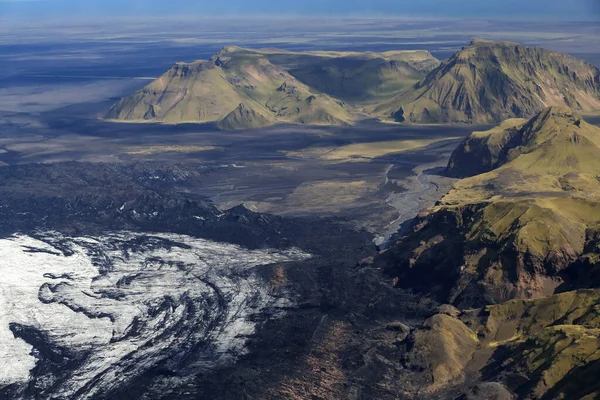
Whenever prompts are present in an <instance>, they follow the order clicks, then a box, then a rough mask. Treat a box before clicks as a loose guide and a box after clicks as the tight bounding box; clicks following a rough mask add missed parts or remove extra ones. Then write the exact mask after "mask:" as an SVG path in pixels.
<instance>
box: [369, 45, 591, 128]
mask: <svg viewBox="0 0 600 400" xmlns="http://www.w3.org/2000/svg"><path fill="white" fill-rule="evenodd" d="M549 106H567V107H569V108H572V109H574V110H576V111H580V112H597V111H599V110H600V70H599V69H598V68H596V67H595V66H593V65H591V64H588V63H586V62H584V61H581V60H578V59H576V58H574V57H572V56H569V55H566V54H561V53H558V52H555V51H550V50H546V49H542V48H539V47H526V46H522V45H519V44H516V43H509V42H492V41H486V40H474V41H473V42H472V43H471V45H469V46H467V47H465V48H463V49H462V50H461V51H459V52H457V53H456V54H455V55H454V56H452V57H451V58H450V59H448V60H447V61H445V62H443V63H442V64H441V65H440V66H439V67H438V68H436V69H435V70H434V71H432V72H431V73H429V74H428V75H427V77H426V78H425V79H423V80H422V81H421V82H419V83H418V84H416V85H415V86H414V88H413V89H412V90H409V91H407V92H405V93H401V94H399V95H398V97H396V98H395V99H394V100H392V101H389V102H386V103H383V104H382V105H380V106H379V107H378V108H377V109H376V111H377V112H379V113H381V114H383V115H387V116H392V117H393V118H394V119H396V120H397V121H400V122H408V123H474V124H490V123H499V122H501V121H504V120H506V119H509V118H529V117H531V116H533V115H534V114H535V113H537V112H539V111H541V110H542V109H544V108H545V107H549Z"/></svg>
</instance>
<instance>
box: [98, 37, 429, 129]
mask: <svg viewBox="0 0 600 400" xmlns="http://www.w3.org/2000/svg"><path fill="white" fill-rule="evenodd" d="M438 63H439V62H438V61H437V60H436V59H435V58H434V57H432V56H431V55H430V54H429V53H428V52H421V51H399V52H389V53H382V54H376V53H339V52H311V53H309V52H307V53H294V52H286V51H283V50H272V49H265V50H248V49H242V48H239V47H226V48H223V49H222V50H221V51H220V52H219V53H217V54H216V55H214V56H213V57H212V58H211V59H210V60H208V61H196V62H193V63H178V64H176V65H175V66H173V67H172V68H171V69H170V70H169V71H167V73H165V74H164V75H163V76H161V77H160V78H158V79H157V80H155V81H153V82H152V83H151V84H150V85H148V86H146V87H144V88H143V89H141V90H139V91H138V92H136V93H134V94H133V95H131V96H129V97H126V98H123V99H121V100H120V101H118V102H117V103H116V104H115V105H113V106H112V107H111V109H110V110H109V111H108V113H107V114H106V116H105V118H106V119H108V120H116V121H131V122H162V123H190V122H191V123H202V122H216V123H217V126H218V127H220V128H222V129H228V130H231V129H250V128H260V127H264V126H269V125H273V124H276V123H294V124H306V125H343V124H350V123H352V122H353V120H354V119H355V116H354V113H353V107H351V106H349V105H348V104H347V103H346V102H345V101H343V100H342V99H357V98H361V99H362V100H365V101H376V100H377V99H380V98H390V97H392V96H394V95H395V94H396V93H397V91H398V90H400V89H402V88H406V87H410V86H411V85H413V84H414V83H415V82H417V81H418V80H419V79H421V78H422V77H423V76H424V75H425V74H426V73H427V72H428V71H430V70H431V69H433V68H434V67H435V66H437V64H438ZM317 70H319V71H320V72H318V73H317V72H316V71H317ZM333 96H339V99H338V98H336V97H333Z"/></svg>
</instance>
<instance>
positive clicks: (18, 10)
mask: <svg viewBox="0 0 600 400" xmlns="http://www.w3.org/2000/svg"><path fill="white" fill-rule="evenodd" d="M599 4H600V0H195V1H194V0H0V17H1V18H3V19H14V18H19V19H29V18H39V17H47V18H61V17H66V18H69V17H72V16H78V17H107V16H163V15H187V16H190V15H198V16H212V15H242V16H244V15H249V14H261V15H265V14H268V15H328V16H331V15H339V16H345V15H351V16H369V15H372V16H402V15H406V16H424V17H442V18H443V17H448V18H457V17H458V18H460V17H465V18H520V19H539V18H551V19H563V20H565V19H600V6H599Z"/></svg>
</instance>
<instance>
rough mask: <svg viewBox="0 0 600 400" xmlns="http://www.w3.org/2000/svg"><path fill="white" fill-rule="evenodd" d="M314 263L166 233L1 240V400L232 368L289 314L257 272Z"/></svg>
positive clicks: (103, 392) (283, 298)
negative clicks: (258, 336) (268, 327)
mask: <svg viewBox="0 0 600 400" xmlns="http://www.w3.org/2000/svg"><path fill="white" fill-rule="evenodd" d="M310 257H311V255H310V254H308V253H306V252H303V251H301V250H298V249H296V248H290V249H287V250H274V249H259V250H249V249H245V248H243V247H240V246H237V245H233V244H229V243H220V242H214V241H210V240H205V239H198V238H194V237H191V236H186V235H179V234H173V233H162V234H157V233H152V234H144V233H137V232H127V231H122V232H109V233H106V234H104V235H101V236H70V235H66V234H62V233H60V232H36V233H33V234H29V235H25V234H18V235H14V236H11V237H6V238H3V239H0V304H2V308H1V309H0V393H4V395H5V396H10V398H15V399H29V398H49V399H50V398H51V399H91V398H104V397H108V396H109V395H110V393H111V392H112V391H114V390H117V389H119V388H120V387H121V386H122V385H125V384H127V382H129V381H131V380H132V379H135V378H136V377H137V376H140V375H142V374H143V373H145V372H147V371H149V370H151V369H160V370H161V371H163V375H164V376H165V377H166V378H165V380H167V381H168V380H176V381H177V384H182V383H185V380H186V379H187V378H186V377H188V376H189V377H192V376H194V375H196V374H198V373H199V372H202V371H206V370H210V369H211V368H215V367H218V366H221V365H225V364H227V363H230V362H233V361H235V359H236V358H237V357H239V356H240V355H243V354H244V353H245V352H246V351H247V350H246V342H247V338H248V337H249V336H251V335H252V334H253V333H254V332H255V330H256V329H257V324H259V323H260V321H261V318H265V315H267V316H268V318H276V317H278V316H281V315H283V314H284V313H285V309H286V308H287V307H290V306H291V305H292V304H293V302H294V299H293V296H292V295H291V294H289V293H285V292H284V293H282V292H281V291H280V290H278V291H276V290H274V289H273V288H272V287H271V286H270V284H269V282H268V281H267V280H266V279H265V278H263V277H262V276H261V275H260V274H259V273H257V267H259V266H264V265H272V264H277V263H287V262H293V261H302V260H305V259H308V258H310ZM190 379H191V378H190ZM165 384H168V382H166V383H165Z"/></svg>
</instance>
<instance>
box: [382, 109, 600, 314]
mask: <svg viewBox="0 0 600 400" xmlns="http://www.w3.org/2000/svg"><path fill="white" fill-rule="evenodd" d="M508 125H509V126H506V125H505V126H503V127H500V128H496V129H493V130H491V131H489V132H485V133H474V134H473V135H471V137H469V138H468V139H466V141H465V143H463V145H461V146H460V147H459V148H458V149H457V150H456V152H455V153H454V155H453V157H452V161H451V162H450V165H449V171H450V172H451V173H453V174H455V175H464V174H465V173H466V172H467V171H468V170H469V169H471V170H472V171H473V173H477V172H482V171H485V170H490V171H489V172H485V173H482V174H480V175H476V176H473V177H470V178H466V179H463V180H461V181H459V182H457V183H456V184H455V185H454V187H453V189H452V190H451V191H450V192H449V193H448V194H447V195H446V196H445V197H444V198H443V199H442V200H441V201H440V202H439V204H438V205H436V206H435V207H433V208H432V209H429V210H427V211H425V212H424V213H422V215H420V216H419V218H418V219H417V221H416V222H415V227H414V232H412V233H411V234H409V235H407V236H406V237H404V238H402V239H400V240H399V241H398V242H397V243H395V244H393V245H392V246H391V247H390V249H389V250H388V251H386V252H384V253H383V254H381V255H380V256H379V258H378V259H377V260H376V261H375V262H376V264H377V265H379V266H381V267H383V268H384V269H385V270H386V271H387V272H388V273H390V274H391V275H393V276H394V277H395V278H396V279H395V280H396V281H397V286H399V287H407V288H409V287H410V288H413V289H415V290H418V291H421V292H425V293H431V294H432V295H433V296H435V297H437V298H438V299H440V300H441V301H445V302H450V303H452V304H455V305H458V306H462V307H469V306H477V305H482V304H487V303H498V302H502V301H506V300H510V299H513V298H532V297H539V296H543V295H550V294H552V293H554V292H555V291H556V290H557V289H558V288H560V289H564V288H568V287H572V286H582V283H581V282H576V280H575V278H574V276H581V275H582V274H583V273H584V272H582V271H581V267H577V266H578V265H580V264H582V263H584V264H585V265H587V266H588V267H589V268H590V269H591V268H593V266H594V265H595V262H596V259H597V257H596V258H594V257H593V255H595V254H596V252H597V250H598V248H597V247H596V245H595V243H597V240H596V239H595V237H596V236H595V234H594V232H597V231H598V226H599V225H600V207H599V203H598V200H600V181H599V179H598V171H600V158H599V157H598V155H600V128H598V127H595V126H592V125H589V124H587V123H586V122H585V121H583V120H582V119H581V118H580V117H579V116H578V115H577V114H575V113H574V112H572V111H570V110H568V109H564V108H549V109H547V110H544V111H543V112H541V113H540V114H539V115H537V116H536V117H534V118H532V119H531V120H530V121H528V122H526V123H524V124H523V123H522V122H521V121H512V122H510V123H508ZM492 168H494V169H492ZM576 267H577V272H571V271H575V268H576Z"/></svg>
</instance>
